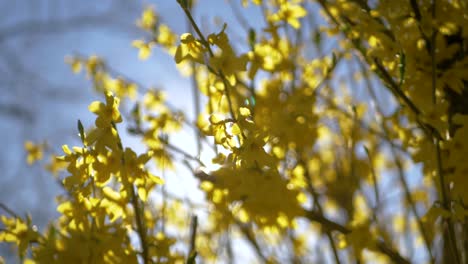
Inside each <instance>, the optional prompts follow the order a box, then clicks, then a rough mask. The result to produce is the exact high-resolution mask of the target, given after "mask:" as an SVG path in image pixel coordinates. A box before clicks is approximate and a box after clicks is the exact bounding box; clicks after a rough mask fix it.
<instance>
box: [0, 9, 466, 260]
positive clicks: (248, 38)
mask: <svg viewBox="0 0 468 264" xmlns="http://www.w3.org/2000/svg"><path fill="white" fill-rule="evenodd" d="M177 2H178V4H179V6H180V8H181V9H182V10H183V12H184V13H185V15H186V18H187V21H188V23H189V24H190V25H191V27H190V31H189V33H184V34H182V35H180V36H177V35H176V34H175V33H174V32H173V31H172V30H171V29H170V28H169V27H168V26H167V25H166V24H164V23H162V21H161V19H160V16H159V15H158V13H157V8H154V7H148V8H146V9H145V10H144V11H143V14H142V16H141V18H139V20H138V25H139V27H141V28H142V29H143V30H145V31H146V32H147V33H148V36H147V37H146V38H145V39H144V40H143V39H142V40H136V41H134V42H133V46H134V47H136V48H137V49H138V50H139V57H140V58H141V59H146V58H148V57H149V56H151V52H152V50H153V49H155V48H162V49H164V50H166V51H167V53H168V54H169V55H170V56H173V57H174V59H175V63H176V64H177V65H178V67H179V69H180V70H181V72H182V73H183V74H184V75H185V76H189V78H192V81H193V86H194V87H193V88H194V89H195V91H196V92H195V94H194V105H195V112H196V115H197V118H196V120H187V119H186V118H185V117H184V115H183V113H181V112H180V111H177V110H176V109H174V107H172V106H171V105H170V104H169V103H168V102H166V100H165V96H164V93H163V91H161V90H156V89H146V88H144V87H141V85H138V84H136V83H134V82H132V81H130V80H127V79H126V78H124V77H120V76H117V75H116V74H115V73H113V72H112V71H111V70H110V68H109V66H108V65H107V64H106V63H105V61H104V60H103V59H101V58H99V57H96V56H91V57H85V56H82V55H77V56H73V57H71V58H68V59H67V60H68V62H69V63H70V64H71V66H72V69H73V71H74V72H76V73H78V72H80V71H81V70H82V68H83V69H85V71H86V73H87V76H88V78H90V80H92V83H93V86H94V88H95V90H96V91H97V92H99V93H101V94H103V95H104V99H103V100H102V101H96V102H93V103H91V104H90V105H89V111H91V112H92V113H94V114H95V115H96V120H95V124H94V126H93V127H92V128H91V129H85V128H84V124H82V123H81V122H80V121H78V132H79V137H80V140H81V144H80V145H79V146H75V147H69V146H66V145H65V146H63V147H62V149H63V153H62V154H59V155H57V156H54V157H53V159H52V161H51V162H50V163H49V164H47V168H48V169H49V170H50V171H51V172H52V173H53V174H54V175H56V177H57V180H58V181H59V182H60V184H61V185H62V186H63V189H64V190H65V194H63V195H60V196H59V197H57V201H58V207H57V210H58V212H59V213H60V217H59V218H58V219H56V220H55V221H53V222H51V223H50V225H49V227H48V228H47V229H46V230H38V229H37V227H36V226H35V225H34V220H33V219H30V217H26V218H23V217H20V216H19V215H17V214H16V213H15V212H14V210H12V209H9V208H8V207H7V205H5V204H2V206H1V208H2V209H3V211H2V212H3V215H1V219H0V220H1V223H2V226H1V229H0V241H2V242H6V243H10V244H12V245H13V246H14V248H15V249H16V251H17V253H18V257H19V259H20V260H21V261H23V262H24V263H195V262H199V263H221V262H222V263H232V262H234V261H235V260H236V259H237V258H238V257H239V256H238V255H236V254H234V252H236V251H235V250H233V248H234V249H235V248H236V246H237V245H236V244H237V243H241V242H240V241H243V242H242V243H246V244H248V245H250V247H251V249H252V252H253V254H255V257H256V259H257V261H259V262H261V263H312V262H313V263H362V262H365V263H393V262H395V263H467V262H468V254H467V252H468V211H467V208H468V207H467V206H468V192H467V191H466V189H465V188H466V186H467V184H468V162H466V157H467V156H465V155H468V2H467V1H466V0H392V1H384V0H375V1H370V0H369V1H366V0H314V1H306V0H290V1H287V0H252V1H248V0H243V1H241V4H242V6H243V7H244V8H253V9H257V10H259V12H260V13H261V14H262V15H263V16H259V17H257V18H255V19H260V20H263V22H262V23H263V25H262V26H261V27H260V26H258V25H257V26H249V19H247V18H246V17H243V12H241V11H240V10H237V12H235V13H236V17H237V18H238V20H239V22H243V23H239V25H230V24H229V25H227V24H224V25H218V26H217V30H215V31H214V32H211V33H210V34H205V33H203V31H202V29H201V28H200V24H199V23H198V22H197V21H196V19H195V18H194V12H193V10H194V9H193V8H194V5H195V3H192V2H191V1H188V0H178V1H177ZM226 4H227V5H233V6H232V7H233V8H237V7H236V6H238V4H239V3H226ZM260 13H259V14H260ZM250 22H252V21H250ZM255 23H256V22H255ZM230 28H238V29H240V30H244V31H243V32H245V35H244V40H245V42H243V43H239V42H240V41H239V40H238V41H234V40H233V39H234V38H233V37H232V36H231V34H230V33H229V32H230ZM187 90H188V89H187ZM121 102H125V103H126V104H127V105H131V106H132V107H131V109H132V110H130V111H127V112H126V113H123V112H122V113H121V112H120V109H119V104H120V103H121ZM123 117H126V118H125V123H126V124H127V129H128V131H129V132H130V133H132V134H133V135H135V136H137V137H139V138H141V140H142V142H143V143H144V145H145V146H146V150H145V151H144V152H143V153H136V152H135V151H134V150H133V149H132V148H130V147H129V146H126V145H125V140H122V137H121V133H122V129H124V128H122V127H118V126H117V125H118V124H119V123H121V122H123V120H124V118H123ZM87 125H88V126H89V125H90V124H87ZM183 128H186V129H187V128H194V129H195V133H196V145H197V153H189V152H188V151H186V150H184V149H183V148H182V147H180V146H177V144H174V143H173V142H171V139H173V137H172V136H171V135H173V134H174V132H177V131H178V130H180V129H183ZM25 147H26V150H27V151H28V163H33V162H35V161H37V160H40V159H42V157H43V155H45V154H44V151H45V149H46V146H45V145H43V144H33V143H32V142H28V143H26V145H25ZM202 151H203V152H204V153H210V154H209V155H211V157H210V159H208V160H206V159H204V160H201V158H200V156H201V152H202ZM215 165H216V166H215ZM417 165H422V166H417ZM180 166H187V167H188V168H189V169H190V170H191V171H192V172H193V176H194V177H196V178H197V179H198V180H199V183H200V184H199V188H200V189H201V190H203V192H204V193H205V194H206V196H205V197H206V203H204V204H203V205H201V206H202V207H203V208H205V209H207V211H208V213H207V215H205V216H202V215H200V216H199V217H198V218H197V217H196V216H193V217H191V216H192V215H194V212H195V211H193V210H194V206H193V205H192V204H191V203H190V201H181V200H179V199H176V198H173V197H170V196H168V195H165V193H164V189H163V188H162V186H163V184H164V182H163V180H162V179H161V178H160V177H158V176H157V175H154V174H153V173H152V172H151V171H152V170H153V169H154V168H155V167H156V168H159V169H164V170H175V171H177V169H178V168H179V167H180ZM151 168H152V169H151ZM207 168H216V169H213V170H211V171H208V169H207ZM158 195H159V196H158ZM155 196H158V197H162V198H163V199H154V197H155ZM190 219H191V220H190ZM243 254H245V255H247V254H249V253H247V252H245V253H243Z"/></svg>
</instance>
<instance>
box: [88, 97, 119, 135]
mask: <svg viewBox="0 0 468 264" xmlns="http://www.w3.org/2000/svg"><path fill="white" fill-rule="evenodd" d="M119 104H120V100H119V98H117V97H114V96H113V95H112V93H111V92H107V93H106V104H104V103H102V102H99V101H94V102H92V103H91V104H90V105H89V107H88V108H89V111H91V112H92V113H95V114H96V115H98V117H97V118H96V126H97V127H99V128H105V127H108V126H110V125H111V122H114V123H120V122H122V116H121V115H120V112H119Z"/></svg>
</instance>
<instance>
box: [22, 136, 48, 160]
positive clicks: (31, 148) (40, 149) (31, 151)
mask: <svg viewBox="0 0 468 264" xmlns="http://www.w3.org/2000/svg"><path fill="white" fill-rule="evenodd" d="M24 148H25V149H26V151H27V158H26V159H27V161H28V164H29V165H32V164H33V163H34V162H36V161H38V160H41V159H42V158H43V156H44V144H37V145H36V144H34V143H33V142H31V141H26V142H25V143H24Z"/></svg>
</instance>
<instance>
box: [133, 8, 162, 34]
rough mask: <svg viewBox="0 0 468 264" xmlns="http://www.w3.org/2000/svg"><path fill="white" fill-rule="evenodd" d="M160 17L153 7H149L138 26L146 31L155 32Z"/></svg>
mask: <svg viewBox="0 0 468 264" xmlns="http://www.w3.org/2000/svg"><path fill="white" fill-rule="evenodd" d="M157 22H158V17H157V16H156V13H155V12H154V9H153V8H152V7H147V8H146V9H145V10H144V11H143V13H142V14H141V18H140V19H139V20H138V21H137V25H138V26H139V27H141V28H142V29H144V30H149V31H151V30H154V28H155V26H156V23H157Z"/></svg>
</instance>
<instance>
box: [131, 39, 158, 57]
mask: <svg viewBox="0 0 468 264" xmlns="http://www.w3.org/2000/svg"><path fill="white" fill-rule="evenodd" d="M132 46H133V47H135V48H137V49H138V50H139V52H138V58H139V59H140V60H146V59H147V58H148V57H149V56H150V55H151V48H152V47H153V46H154V43H153V42H144V41H143V40H134V41H133V42H132Z"/></svg>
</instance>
